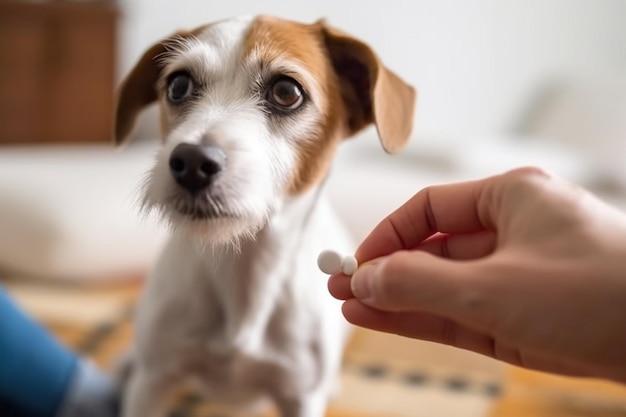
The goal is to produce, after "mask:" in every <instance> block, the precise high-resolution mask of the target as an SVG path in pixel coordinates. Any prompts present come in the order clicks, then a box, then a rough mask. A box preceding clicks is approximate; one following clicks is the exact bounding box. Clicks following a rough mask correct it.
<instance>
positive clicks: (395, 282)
mask: <svg viewBox="0 0 626 417" xmlns="http://www.w3.org/2000/svg"><path fill="white" fill-rule="evenodd" d="M355 256H356V258H357V259H358V260H359V264H360V265H361V266H360V267H359V269H358V270H357V272H356V273H355V274H354V275H353V276H352V277H351V278H350V277H347V276H345V275H341V274H336V275H333V276H331V277H330V280H329V283H328V286H329V291H330V292H331V294H333V296H335V297H336V298H339V299H342V300H347V301H346V302H345V303H344V305H343V308H342V311H343V314H344V316H345V317H346V319H347V320H348V321H350V322H351V323H353V324H355V325H359V326H363V327H368V328H371V329H375V330H379V331H384V332H389V333H397V334H400V335H404V336H408V337H412V338H417V339H423V340H429V341H434V342H439V343H444V344H447V345H452V346H456V347H459V348H463V349H467V350H471V351H475V352H478V353H481V354H484V355H487V356H491V357H494V358H496V359H499V360H502V361H506V362H509V363H512V364H515V365H519V366H523V367H527V368H532V369H537V370H543V371H548V372H555V373H562V374H568V375H576V376H589V377H604V378H611V379H615V380H619V381H622V382H626V215H624V214H623V213H621V212H619V211H617V210H615V209H613V208H612V207H610V206H608V205H606V204H604V203H603V202H601V201H599V200H598V199H596V198H595V197H593V196H592V195H591V194H589V193H588V192H586V191H584V190H582V189H581V188H579V187H576V186H574V185H572V184H569V183H567V182H565V181H563V180H561V179H558V178H554V177H552V176H549V175H548V174H546V173H544V172H542V171H541V170H538V169H534V168H523V169H518V170H515V171H511V172H508V173H506V174H503V175H499V176H494V177H490V178H486V179H483V180H478V181H472V182H466V183H457V184H450V185H442V186H433V187H428V188H425V189H424V190H422V191H420V192H419V193H417V194H416V195H415V196H414V197H413V198H412V199H410V200H409V201H408V202H407V203H405V204H404V205H403V206H401V207H400V208H398V209H397V210H396V211H395V212H394V213H392V214H391V215H389V216H388V217H387V218H385V219H384V220H383V221H382V222H381V223H380V224H379V225H378V226H377V227H376V228H375V229H374V230H373V231H372V232H371V233H370V235H369V236H368V237H367V238H366V239H365V240H364V241H363V242H362V243H361V245H360V247H359V248H358V250H357V252H356V254H355Z"/></svg>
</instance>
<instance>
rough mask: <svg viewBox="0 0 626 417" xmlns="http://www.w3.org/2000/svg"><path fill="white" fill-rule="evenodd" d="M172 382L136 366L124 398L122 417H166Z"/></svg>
mask: <svg viewBox="0 0 626 417" xmlns="http://www.w3.org/2000/svg"><path fill="white" fill-rule="evenodd" d="M171 388H172V383H170V382H168V380H167V379H166V378H164V377H162V376H160V375H153V374H152V373H150V372H146V371H145V370H143V369H139V367H135V369H134V370H133V372H132V373H131V375H130V378H129V381H128V384H127V388H126V392H125V394H124V399H123V408H122V410H123V412H122V417H165V416H167V412H168V411H169V409H168V407H169V406H170V404H169V403H168V399H169V397H170V395H169V394H170V390H171Z"/></svg>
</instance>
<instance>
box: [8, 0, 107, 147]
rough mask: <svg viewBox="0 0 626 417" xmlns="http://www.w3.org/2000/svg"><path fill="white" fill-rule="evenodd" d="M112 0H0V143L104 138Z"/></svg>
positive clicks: (102, 140)
mask: <svg viewBox="0 0 626 417" xmlns="http://www.w3.org/2000/svg"><path fill="white" fill-rule="evenodd" d="M116 19H117V11H116V7H115V5H114V3H112V2H102V1H98V2H96V1H82V2H71V1H48V2H45V1H44V2H31V1H15V0H13V1H11V0H9V1H7V0H0V143H49V142H60V143H75V142H108V141H110V140H111V135H112V117H113V102H114V88H115V85H114V83H115V69H116V59H115V58H116V45H115V43H116Z"/></svg>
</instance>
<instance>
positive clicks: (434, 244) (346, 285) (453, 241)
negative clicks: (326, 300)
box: [328, 231, 496, 300]
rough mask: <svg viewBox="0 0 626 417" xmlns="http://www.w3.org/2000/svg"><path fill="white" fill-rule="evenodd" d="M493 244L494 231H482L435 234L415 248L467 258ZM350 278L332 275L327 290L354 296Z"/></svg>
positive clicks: (342, 297) (337, 295)
mask: <svg viewBox="0 0 626 417" xmlns="http://www.w3.org/2000/svg"><path fill="white" fill-rule="evenodd" d="M495 245H496V235H495V233H493V232H491V231H483V232H478V233H470V234H461V235H445V234H437V235H435V236H433V237H431V238H429V239H427V240H426V241H424V242H422V243H420V244H419V245H418V246H417V247H416V249H417V250H420V251H423V252H427V253H430V254H433V255H436V256H439V257H443V258H449V259H456V260H467V259H476V258H480V257H483V256H485V255H488V254H490V253H492V252H493V249H494V247H495ZM350 279H351V278H350V277H348V276H346V275H343V274H335V275H332V276H331V277H330V278H329V279H328V290H329V292H330V293H331V295H332V296H333V297H335V298H337V299H339V300H347V299H349V298H354V294H353V293H352V289H351V287H350Z"/></svg>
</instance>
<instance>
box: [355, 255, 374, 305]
mask: <svg viewBox="0 0 626 417" xmlns="http://www.w3.org/2000/svg"><path fill="white" fill-rule="evenodd" d="M377 266H378V262H370V263H366V264H363V265H361V266H359V269H357V270H356V272H355V273H354V275H352V279H351V280H350V287H351V289H352V294H354V296H355V297H356V298H358V299H360V300H366V299H368V298H370V297H371V295H372V283H373V281H374V279H375V275H376V270H377Z"/></svg>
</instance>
